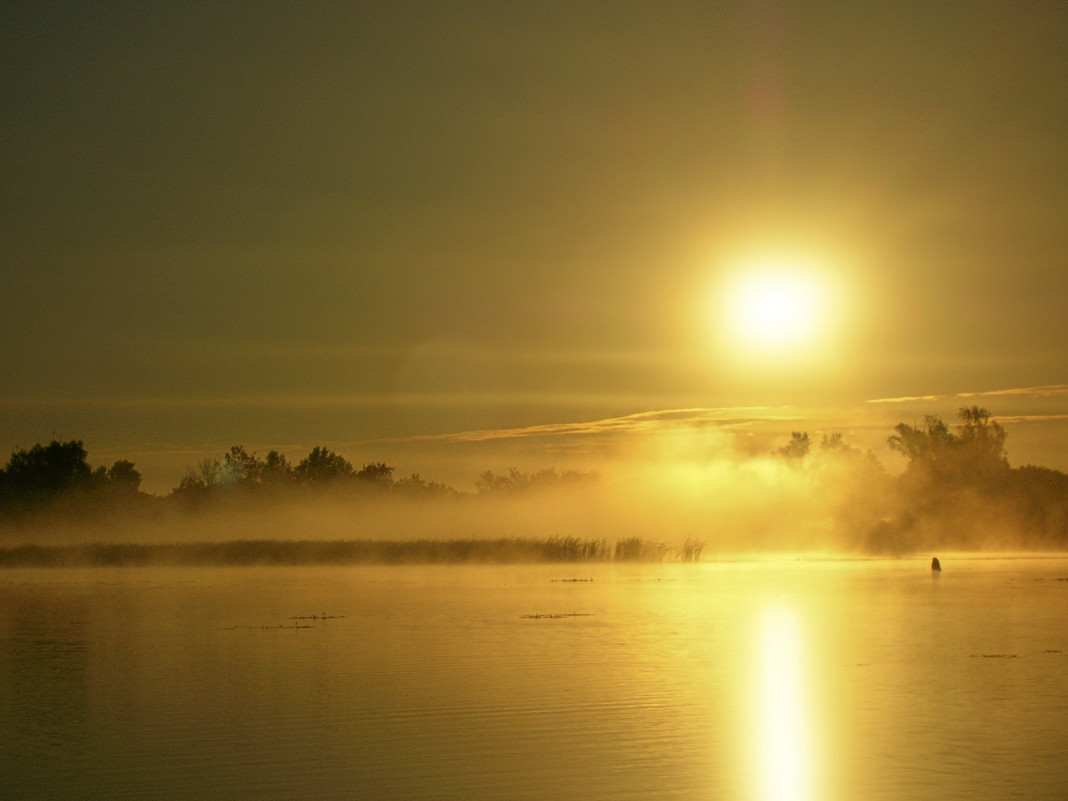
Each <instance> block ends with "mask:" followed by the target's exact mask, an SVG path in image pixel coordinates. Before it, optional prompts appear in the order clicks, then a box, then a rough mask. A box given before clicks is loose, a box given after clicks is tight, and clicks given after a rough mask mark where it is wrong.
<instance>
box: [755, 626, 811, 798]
mask: <svg viewBox="0 0 1068 801" xmlns="http://www.w3.org/2000/svg"><path fill="white" fill-rule="evenodd" d="M760 681H761V683H760V700H761V715H760V749H761V760H760V772H761V777H760V778H761V790H762V793H761V798H763V799H764V801H807V799H808V798H809V787H808V779H809V777H808V761H809V754H808V750H809V749H808V732H807V724H806V720H805V710H804V685H803V682H802V675H801V629H800V625H799V623H798V619H797V615H796V614H795V613H794V612H792V611H791V610H789V609H785V608H783V607H780V606H775V607H772V608H771V609H767V610H765V611H764V612H763V613H762V615H761V679H760Z"/></svg>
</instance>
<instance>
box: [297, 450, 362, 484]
mask: <svg viewBox="0 0 1068 801" xmlns="http://www.w3.org/2000/svg"><path fill="white" fill-rule="evenodd" d="M294 472H295V474H296V476H297V478H298V479H299V480H300V481H302V482H304V483H306V484H322V483H325V482H328V481H336V480H337V479H340V478H348V477H350V476H352V474H353V468H352V464H351V463H350V462H349V461H348V460H347V459H346V458H345V457H343V456H341V455H340V454H338V453H334V452H333V451H331V450H328V449H327V448H324V447H321V446H316V447H314V448H312V452H311V453H309V454H308V455H307V456H305V457H304V458H303V459H302V460H301V461H300V463H299V464H297V467H296V470H295V471H294Z"/></svg>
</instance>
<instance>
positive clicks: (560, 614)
mask: <svg viewBox="0 0 1068 801" xmlns="http://www.w3.org/2000/svg"><path fill="white" fill-rule="evenodd" d="M592 615H593V613H592V612H538V613H535V614H533V615H520V617H522V618H527V619H528V620H541V619H542V618H548V619H550V620H553V619H555V618H560V617H592Z"/></svg>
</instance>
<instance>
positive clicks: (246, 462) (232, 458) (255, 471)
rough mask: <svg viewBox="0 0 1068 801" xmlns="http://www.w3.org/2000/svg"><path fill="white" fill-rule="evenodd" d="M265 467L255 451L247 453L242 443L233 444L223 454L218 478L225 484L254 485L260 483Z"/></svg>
mask: <svg viewBox="0 0 1068 801" xmlns="http://www.w3.org/2000/svg"><path fill="white" fill-rule="evenodd" d="M265 467H266V465H265V464H264V462H263V460H262V459H258V458H256V454H255V453H249V452H248V451H247V450H245V448H244V446H243V445H233V446H231V448H230V450H229V451H227V452H226V453H224V454H223V461H222V465H221V466H220V471H221V472H220V479H221V482H222V483H225V484H244V485H246V486H255V485H257V484H259V483H260V480H261V478H262V476H263V471H264V468H265Z"/></svg>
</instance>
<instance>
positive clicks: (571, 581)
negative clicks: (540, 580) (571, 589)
mask: <svg viewBox="0 0 1068 801" xmlns="http://www.w3.org/2000/svg"><path fill="white" fill-rule="evenodd" d="M580 581H593V579H591V578H566V579H553V583H562V584H575V583H577V582H580Z"/></svg>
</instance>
